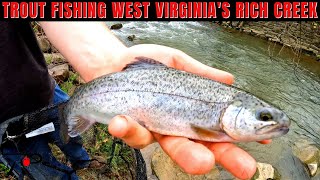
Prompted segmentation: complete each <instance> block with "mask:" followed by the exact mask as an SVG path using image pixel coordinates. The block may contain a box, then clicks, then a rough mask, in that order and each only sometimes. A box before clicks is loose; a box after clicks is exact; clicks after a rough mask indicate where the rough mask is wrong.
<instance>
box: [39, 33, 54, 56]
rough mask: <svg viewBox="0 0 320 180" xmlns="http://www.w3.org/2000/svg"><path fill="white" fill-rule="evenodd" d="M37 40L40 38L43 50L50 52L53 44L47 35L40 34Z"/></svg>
mask: <svg viewBox="0 0 320 180" xmlns="http://www.w3.org/2000/svg"><path fill="white" fill-rule="evenodd" d="M37 40H38V43H39V46H40V49H41V51H42V52H49V50H50V47H51V45H50V42H49V40H48V39H47V37H46V36H38V37H37Z"/></svg>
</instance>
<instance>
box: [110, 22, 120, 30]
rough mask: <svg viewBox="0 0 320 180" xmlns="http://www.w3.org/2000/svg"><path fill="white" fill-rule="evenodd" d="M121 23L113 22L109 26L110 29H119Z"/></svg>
mask: <svg viewBox="0 0 320 180" xmlns="http://www.w3.org/2000/svg"><path fill="white" fill-rule="evenodd" d="M122 27H123V25H122V24H121V23H117V24H114V25H112V26H111V27H110V29H121V28H122Z"/></svg>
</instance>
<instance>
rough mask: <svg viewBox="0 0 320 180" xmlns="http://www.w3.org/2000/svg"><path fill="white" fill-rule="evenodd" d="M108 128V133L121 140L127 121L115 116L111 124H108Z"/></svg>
mask: <svg viewBox="0 0 320 180" xmlns="http://www.w3.org/2000/svg"><path fill="white" fill-rule="evenodd" d="M109 128H110V133H112V134H113V135H115V136H117V137H119V138H121V137H123V136H124V135H125V134H126V132H127V129H128V122H127V119H126V118H125V117H122V116H116V117H115V118H114V119H113V123H111V124H110V126H109Z"/></svg>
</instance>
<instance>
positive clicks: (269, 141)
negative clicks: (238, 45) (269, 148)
mask: <svg viewBox="0 0 320 180" xmlns="http://www.w3.org/2000/svg"><path fill="white" fill-rule="evenodd" d="M258 142H259V143H260V144H270V143H271V142H272V140H271V139H268V140H263V141H258Z"/></svg>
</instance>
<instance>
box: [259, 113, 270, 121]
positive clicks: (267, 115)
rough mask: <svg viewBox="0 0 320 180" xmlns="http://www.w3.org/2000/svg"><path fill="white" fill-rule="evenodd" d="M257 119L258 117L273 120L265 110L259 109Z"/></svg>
mask: <svg viewBox="0 0 320 180" xmlns="http://www.w3.org/2000/svg"><path fill="white" fill-rule="evenodd" d="M257 119H259V120H261V121H271V120H273V116H272V114H271V113H270V112H269V111H267V110H260V111H258V112H257Z"/></svg>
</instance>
